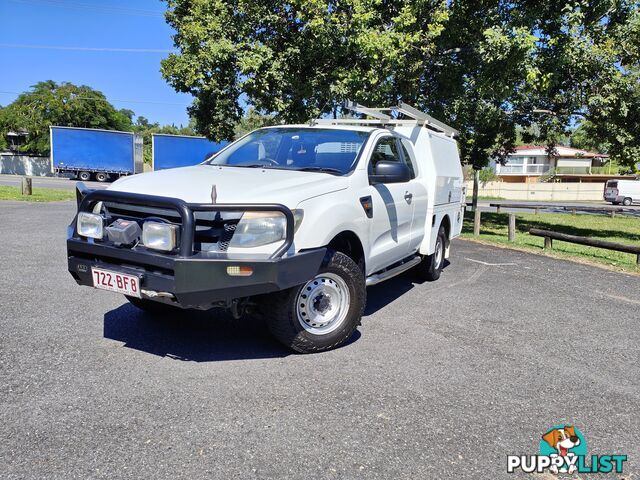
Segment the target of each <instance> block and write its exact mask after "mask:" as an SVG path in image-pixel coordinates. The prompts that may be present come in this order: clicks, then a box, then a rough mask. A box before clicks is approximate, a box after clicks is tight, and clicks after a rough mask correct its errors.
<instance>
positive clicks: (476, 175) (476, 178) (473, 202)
mask: <svg viewBox="0 0 640 480" xmlns="http://www.w3.org/2000/svg"><path fill="white" fill-rule="evenodd" d="M479 183H480V170H477V169H475V168H474V169H473V199H472V200H471V209H472V210H473V211H474V212H475V210H476V208H478V189H479Z"/></svg>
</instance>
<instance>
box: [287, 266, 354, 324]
mask: <svg viewBox="0 0 640 480" xmlns="http://www.w3.org/2000/svg"><path fill="white" fill-rule="evenodd" d="M349 303H350V293H349V287H348V286H347V284H346V282H345V281H344V280H343V279H342V278H341V277H340V276H338V275H336V274H335V273H320V274H318V275H316V276H315V277H314V278H313V279H311V280H310V281H308V282H307V283H306V284H305V285H304V286H303V287H302V289H301V290H300V292H299V293H298V296H297V298H296V315H297V317H298V321H299V322H300V325H301V326H302V328H304V329H305V330H306V331H308V332H310V333H313V334H314V335H326V334H328V333H331V332H333V331H334V330H336V329H338V328H339V327H340V326H341V325H342V324H343V323H344V321H345V319H346V318H347V314H348V313H349Z"/></svg>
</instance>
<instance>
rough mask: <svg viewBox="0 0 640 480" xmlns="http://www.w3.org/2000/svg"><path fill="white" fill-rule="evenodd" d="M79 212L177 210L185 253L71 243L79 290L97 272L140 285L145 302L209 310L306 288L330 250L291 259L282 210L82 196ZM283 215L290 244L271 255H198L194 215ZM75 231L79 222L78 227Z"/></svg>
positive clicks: (101, 193) (76, 239) (73, 238)
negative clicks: (122, 207) (111, 206)
mask: <svg viewBox="0 0 640 480" xmlns="http://www.w3.org/2000/svg"><path fill="white" fill-rule="evenodd" d="M79 192H80V193H79V196H78V211H91V209H92V208H93V206H94V205H95V204H96V203H97V202H98V201H117V202H120V203H129V204H138V205H140V204H142V205H150V206H157V207H168V208H173V209H174V210H175V211H177V212H178V213H179V214H180V215H181V217H182V220H183V221H182V224H181V242H182V243H181V247H180V252H178V253H175V254H171V255H169V254H163V253H156V252H155V251H152V250H150V249H147V248H145V247H144V246H136V247H133V248H128V247H120V246H116V245H112V244H107V243H102V242H94V241H89V240H87V239H85V238H82V237H80V236H79V235H78V234H77V231H76V230H75V228H74V230H73V232H72V233H71V235H70V237H69V238H68V239H67V257H68V269H69V272H70V273H71V275H72V276H73V278H74V279H75V280H76V282H77V283H78V284H80V285H87V286H93V276H92V271H91V269H92V267H97V268H103V269H107V270H112V271H117V272H121V273H126V274H130V275H135V276H137V277H139V279H140V290H141V294H142V298H148V299H152V300H156V301H161V302H164V303H170V304H173V305H176V306H180V307H184V308H198V309H208V308H211V307H212V306H215V305H219V304H220V303H221V302H224V303H226V302H229V301H231V300H233V299H237V298H243V297H248V296H252V295H259V294H263V293H269V292H274V291H279V290H284V289H287V288H290V287H293V286H296V285H300V284H303V283H305V282H307V281H309V280H310V279H311V278H313V276H314V275H316V273H317V272H318V269H319V268H320V265H321V263H322V260H323V259H324V256H325V253H326V249H325V248H319V249H313V250H307V251H303V252H299V253H297V254H294V255H286V254H285V252H287V251H288V250H289V247H290V246H291V245H292V243H293V215H292V214H291V211H290V210H289V209H287V208H286V207H284V206H282V205H277V204H276V205H222V204H209V205H194V204H187V203H185V202H182V201H181V200H177V199H172V198H165V197H154V196H146V195H138V194H125V193H120V192H112V191H107V190H95V191H91V192H82V191H80V190H79ZM269 209H271V210H273V209H278V210H281V211H283V213H284V214H285V215H286V218H287V238H286V241H285V242H284V244H283V245H282V247H280V248H279V249H278V250H277V251H276V252H275V253H274V254H272V255H260V254H246V255H244V254H232V253H221V252H198V251H194V249H193V231H194V225H195V223H194V220H193V211H202V210H215V211H225V210H226V211H236V210H269ZM74 225H75V221H74ZM231 266H233V267H236V266H239V267H243V266H244V267H251V268H252V270H253V273H252V274H251V275H250V276H246V277H240V276H231V275H229V274H228V273H227V267H231Z"/></svg>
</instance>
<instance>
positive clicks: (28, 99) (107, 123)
mask: <svg viewBox="0 0 640 480" xmlns="http://www.w3.org/2000/svg"><path fill="white" fill-rule="evenodd" d="M132 115H133V112H131V111H130V110H117V109H116V108H115V107H114V106H113V105H111V103H109V102H108V101H107V99H106V97H105V96H104V95H103V94H102V93H101V92H99V91H97V90H94V89H92V88H90V87H87V86H84V85H82V86H77V85H73V84H71V83H67V82H64V83H56V82H54V81H52V80H47V81H44V82H39V83H37V84H36V85H34V86H33V87H31V89H30V90H29V91H28V92H25V93H23V94H21V95H19V96H18V98H17V99H16V100H15V101H14V102H13V103H11V104H9V105H7V106H6V107H4V108H2V109H0V136H2V137H5V138H3V140H4V141H5V142H6V134H7V132H9V131H25V132H26V133H27V142H26V144H25V145H23V146H21V147H20V149H21V150H22V151H25V152H29V153H38V154H41V155H47V154H48V153H49V126H50V125H59V126H69V127H84V128H103V129H107V130H129V129H130V127H131V116H132Z"/></svg>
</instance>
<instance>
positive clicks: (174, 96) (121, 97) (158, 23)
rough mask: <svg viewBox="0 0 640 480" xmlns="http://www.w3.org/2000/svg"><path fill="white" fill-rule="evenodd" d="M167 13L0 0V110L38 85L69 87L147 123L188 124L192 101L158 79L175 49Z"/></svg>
mask: <svg viewBox="0 0 640 480" xmlns="http://www.w3.org/2000/svg"><path fill="white" fill-rule="evenodd" d="M164 10H165V3H164V2H161V1H160V0H109V1H106V2H105V1H101V0H0V66H1V69H2V74H1V75H0V105H7V104H9V103H11V102H12V101H13V100H14V99H15V98H16V97H17V94H18V93H21V92H24V91H25V90H28V89H29V87H30V86H32V85H34V84H36V83H37V82H39V81H43V80H54V81H56V82H63V81H67V82H71V83H74V84H78V85H87V86H89V87H92V88H95V89H96V90H100V91H102V92H103V93H104V94H105V95H106V96H107V99H108V100H109V101H110V102H111V103H112V104H113V105H114V106H115V107H116V108H118V109H120V108H127V109H130V110H133V111H134V112H135V113H136V115H142V116H144V117H146V118H147V119H149V120H150V121H151V122H159V123H161V124H175V125H181V124H182V125H187V123H188V122H189V117H188V115H187V112H186V107H187V106H188V105H189V104H190V103H191V96H189V95H186V94H179V93H176V92H175V91H174V90H173V88H172V87H171V86H169V85H168V84H167V83H166V82H165V81H164V80H163V78H162V76H161V75H160V60H161V59H162V58H165V57H166V56H167V55H168V51H170V50H172V49H173V43H172V39H171V35H172V29H171V28H170V27H169V26H168V25H167V24H166V23H165V20H164V16H163V12H164ZM19 46H20V47H19ZM25 47H31V48H25ZM32 47H38V48H32ZM42 47H56V48H42ZM62 47H65V48H66V49H61V48H62ZM92 49H93V50H92ZM104 49H111V50H117V49H138V50H145V51H139V52H131V51H110V50H104ZM148 50H152V51H148ZM157 50H160V51H157Z"/></svg>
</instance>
